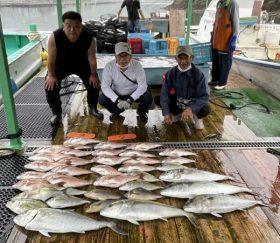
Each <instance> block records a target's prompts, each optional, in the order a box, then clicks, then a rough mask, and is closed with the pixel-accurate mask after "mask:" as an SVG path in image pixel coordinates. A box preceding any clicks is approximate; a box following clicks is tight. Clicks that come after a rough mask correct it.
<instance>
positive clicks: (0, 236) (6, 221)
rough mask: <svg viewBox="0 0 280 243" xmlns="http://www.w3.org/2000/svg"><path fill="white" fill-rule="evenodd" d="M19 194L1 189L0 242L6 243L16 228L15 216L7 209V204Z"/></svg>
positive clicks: (11, 190)
mask: <svg viewBox="0 0 280 243" xmlns="http://www.w3.org/2000/svg"><path fill="white" fill-rule="evenodd" d="M16 194H17V192H16V191H15V190H13V189H6V188H1V187H0V242H1V243H2V242H3V243H4V242H6V240H7V239H8V237H9V234H10V231H11V230H12V228H13V226H14V222H13V218H14V216H15V214H14V213H13V212H12V211H10V210H9V209H8V208H7V207H6V203H7V202H8V201H9V200H10V199H11V198H12V197H14V196H15V195H16Z"/></svg>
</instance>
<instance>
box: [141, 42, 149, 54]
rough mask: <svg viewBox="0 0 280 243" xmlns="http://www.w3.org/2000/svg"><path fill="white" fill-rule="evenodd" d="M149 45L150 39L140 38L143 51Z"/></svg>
mask: <svg viewBox="0 0 280 243" xmlns="http://www.w3.org/2000/svg"><path fill="white" fill-rule="evenodd" d="M149 45H150V40H142V47H143V50H144V51H145V53H146V49H149Z"/></svg>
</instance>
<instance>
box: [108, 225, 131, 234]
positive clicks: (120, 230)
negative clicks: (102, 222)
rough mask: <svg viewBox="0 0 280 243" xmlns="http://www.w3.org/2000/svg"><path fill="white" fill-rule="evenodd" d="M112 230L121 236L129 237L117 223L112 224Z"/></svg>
mask: <svg viewBox="0 0 280 243" xmlns="http://www.w3.org/2000/svg"><path fill="white" fill-rule="evenodd" d="M110 229H111V230H113V231H114V232H116V233H118V234H120V235H128V233H126V232H124V231H123V230H122V229H120V228H119V227H118V226H117V225H116V224H115V223H112V226H110Z"/></svg>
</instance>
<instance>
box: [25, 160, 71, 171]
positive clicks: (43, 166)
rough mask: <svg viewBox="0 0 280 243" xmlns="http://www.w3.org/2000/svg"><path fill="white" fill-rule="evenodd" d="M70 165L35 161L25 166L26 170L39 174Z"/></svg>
mask: <svg viewBox="0 0 280 243" xmlns="http://www.w3.org/2000/svg"><path fill="white" fill-rule="evenodd" d="M68 164H69V163H68V162H67V161H66V162H63V163H53V162H48V161H33V162H30V163H28V164H26V165H25V166H24V168H25V169H29V170H35V171H39V172H46V171H50V170H52V169H54V168H55V167H57V166H59V165H68Z"/></svg>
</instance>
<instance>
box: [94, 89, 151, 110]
mask: <svg viewBox="0 0 280 243" xmlns="http://www.w3.org/2000/svg"><path fill="white" fill-rule="evenodd" d="M128 97H129V95H125V96H121V95H119V98H120V99H122V100H126V99H127V98H128ZM98 101H99V104H100V105H102V106H104V107H105V108H106V109H107V110H108V111H109V112H111V113H114V114H119V113H121V112H123V111H124V110H121V109H119V108H118V106H117V104H116V103H115V102H113V101H112V100H111V99H109V98H108V97H107V96H105V95H104V94H103V93H102V94H101V95H100V96H99V100H98ZM135 102H138V103H139V105H138V110H139V111H140V112H145V113H147V112H148V111H149V108H150V107H151V105H152V103H153V97H152V96H151V94H150V93H149V92H148V91H146V92H145V93H144V94H143V95H141V96H140V97H139V99H138V100H135Z"/></svg>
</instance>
